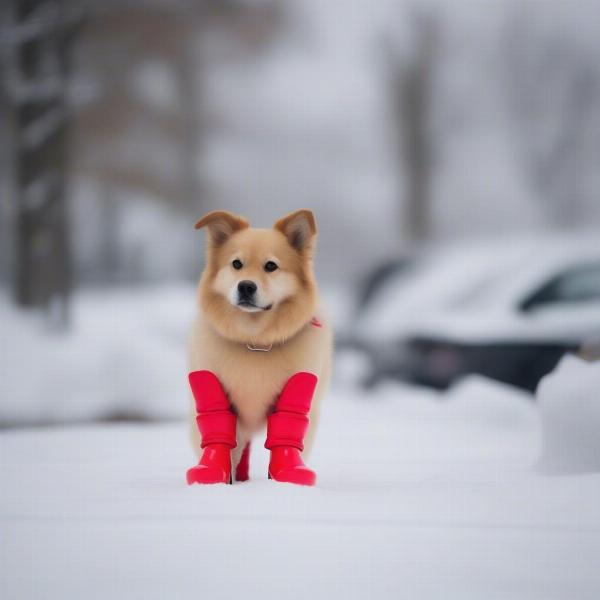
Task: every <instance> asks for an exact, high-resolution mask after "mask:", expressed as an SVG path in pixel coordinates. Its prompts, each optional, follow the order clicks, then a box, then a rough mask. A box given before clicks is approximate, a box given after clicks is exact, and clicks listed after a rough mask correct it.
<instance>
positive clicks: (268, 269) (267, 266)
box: [265, 260, 279, 273]
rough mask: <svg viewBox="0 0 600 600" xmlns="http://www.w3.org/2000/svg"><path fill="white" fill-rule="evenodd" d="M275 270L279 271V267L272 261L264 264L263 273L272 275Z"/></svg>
mask: <svg viewBox="0 0 600 600" xmlns="http://www.w3.org/2000/svg"><path fill="white" fill-rule="evenodd" d="M277 269H279V267H278V266H277V265H276V264H275V263H274V262H273V261H272V260H270V261H268V262H266V263H265V271H266V272H267V273H272V272H273V271H276V270H277Z"/></svg>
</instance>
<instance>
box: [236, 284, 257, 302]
mask: <svg viewBox="0 0 600 600" xmlns="http://www.w3.org/2000/svg"><path fill="white" fill-rule="evenodd" d="M255 292H256V284H255V283H254V281H248V280H245V281H240V282H239V283H238V293H239V295H240V296H242V297H246V298H249V297H250V296H252V295H254V293H255Z"/></svg>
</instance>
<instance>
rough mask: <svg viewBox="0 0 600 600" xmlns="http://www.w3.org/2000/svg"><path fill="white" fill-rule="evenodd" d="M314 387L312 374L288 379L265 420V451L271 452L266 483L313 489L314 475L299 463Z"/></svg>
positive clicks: (298, 375) (315, 477) (314, 381)
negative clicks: (281, 483)
mask: <svg viewBox="0 0 600 600" xmlns="http://www.w3.org/2000/svg"><path fill="white" fill-rule="evenodd" d="M316 385H317V377H316V375H313V374H312V373H304V372H301V373H295V374H294V375H292V376H291V377H290V378H289V379H288V381H287V383H286V384H285V387H284V388H283V391H282V392H281V395H280V396H279V400H278V401H277V404H276V405H275V412H273V413H272V414H270V415H269V417H268V420H267V440H266V442H265V448H268V449H269V450H271V460H270V461H269V479H274V480H275V481H281V482H286V483H295V484H297V485H315V483H316V481H317V475H316V473H315V472H314V471H311V470H310V469H309V468H308V467H307V466H306V465H305V464H304V462H303V461H302V456H301V455H300V452H301V451H302V450H304V436H305V435H306V430H307V429H308V412H309V411H310V404H311V402H312V397H313V394H314V391H315V387H316Z"/></svg>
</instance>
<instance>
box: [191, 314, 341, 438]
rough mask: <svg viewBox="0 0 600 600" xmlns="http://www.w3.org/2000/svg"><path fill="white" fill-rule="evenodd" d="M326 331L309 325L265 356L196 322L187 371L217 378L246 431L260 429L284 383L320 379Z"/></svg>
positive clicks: (328, 347) (326, 358)
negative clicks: (302, 377) (299, 377)
mask: <svg viewBox="0 0 600 600" xmlns="http://www.w3.org/2000/svg"><path fill="white" fill-rule="evenodd" d="M330 355H331V331H330V329H329V327H328V325H327V324H323V326H321V327H315V326H313V325H310V324H308V325H307V326H306V327H305V328H304V329H303V330H302V331H300V333H298V334H297V335H296V336H295V337H294V338H293V339H291V340H289V341H288V342H286V343H285V344H283V345H280V346H277V345H276V346H273V348H272V349H271V350H270V351H269V352H260V351H252V350H249V349H248V348H247V347H246V346H245V345H243V344H237V343H233V342H229V341H227V340H225V339H223V338H222V337H220V336H219V335H218V334H217V333H216V332H215V331H214V330H213V329H212V328H211V327H210V325H208V324H207V323H204V322H203V321H202V318H201V317H200V318H199V319H198V320H197V321H196V323H195V324H194V327H193V329H192V335H191V338H190V345H189V359H190V363H189V368H190V370H199V369H207V370H210V371H212V372H214V373H215V374H216V375H217V377H219V379H220V381H221V383H222V384H223V387H224V388H225V391H226V392H227V394H228V396H229V399H230V401H231V403H232V405H233V406H234V407H235V410H236V411H237V413H238V418H239V420H240V422H241V425H243V426H244V427H245V428H246V429H249V430H255V429H259V428H260V427H261V426H262V425H263V424H264V422H265V419H266V416H267V414H268V412H269V410H270V408H271V407H272V405H273V403H274V402H275V400H276V398H277V395H278V394H279V392H280V391H281V389H282V387H283V386H284V384H285V382H286V381H287V380H288V378H289V377H290V376H291V375H293V374H294V373H296V372H298V371H309V372H312V373H314V374H315V375H317V377H319V378H321V377H322V376H323V375H324V374H325V372H326V371H327V370H328V368H329V361H330Z"/></svg>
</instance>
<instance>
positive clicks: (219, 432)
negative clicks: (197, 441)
mask: <svg viewBox="0 0 600 600" xmlns="http://www.w3.org/2000/svg"><path fill="white" fill-rule="evenodd" d="M189 380H190V386H191V388H192V393H193V394H194V399H195V400H196V412H197V416H196V422H197V423H198V429H199V431H200V434H201V436H202V446H201V447H202V448H203V449H204V452H203V453H202V457H201V458H200V462H199V463H198V464H197V465H196V466H195V467H192V468H191V469H189V470H188V472H187V482H188V483H189V484H190V485H191V484H192V483H231V449H232V448H235V446H236V437H235V426H236V416H235V415H234V414H233V413H232V412H231V407H230V405H229V401H228V400H227V396H226V395H225V391H224V390H223V387H222V386H221V383H220V381H219V380H218V379H217V376H216V375H215V374H214V373H211V372H210V371H193V372H192V373H190V375H189Z"/></svg>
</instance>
